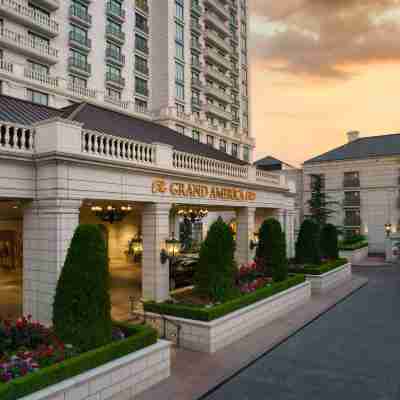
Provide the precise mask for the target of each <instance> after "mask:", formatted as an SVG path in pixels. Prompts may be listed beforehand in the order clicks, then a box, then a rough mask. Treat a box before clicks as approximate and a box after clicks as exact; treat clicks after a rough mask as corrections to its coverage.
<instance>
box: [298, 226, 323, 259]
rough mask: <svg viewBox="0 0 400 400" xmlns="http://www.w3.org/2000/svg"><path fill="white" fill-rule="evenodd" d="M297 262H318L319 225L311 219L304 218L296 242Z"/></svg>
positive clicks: (319, 256) (319, 255)
mask: <svg viewBox="0 0 400 400" xmlns="http://www.w3.org/2000/svg"><path fill="white" fill-rule="evenodd" d="M296 263H297V264H316V265H318V264H320V263H321V253H320V247H319V227H318V225H317V224H316V223H315V222H314V221H312V220H311V219H305V220H304V221H303V223H302V224H301V227H300V232H299V236H298V238H297V242H296Z"/></svg>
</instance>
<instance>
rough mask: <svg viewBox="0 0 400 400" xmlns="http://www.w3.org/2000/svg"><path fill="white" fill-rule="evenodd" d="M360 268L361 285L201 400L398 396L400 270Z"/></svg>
mask: <svg viewBox="0 0 400 400" xmlns="http://www.w3.org/2000/svg"><path fill="white" fill-rule="evenodd" d="M357 270H358V271H359V272H361V274H362V275H364V276H367V277H368V279H369V284H368V285H367V286H366V287H365V288H363V289H362V290H360V291H358V292H357V293H355V294H354V295H353V296H351V297H349V298H348V299H347V300H345V301H344V302H342V303H340V304H338V305H337V306H336V307H335V308H333V309H332V310H330V311H329V312H328V313H326V314H324V315H323V316H322V317H321V318H319V319H318V320H316V321H314V322H313V323H312V324H311V325H309V326H307V327H305V328H304V329H303V330H301V331H300V332H299V333H297V334H296V335H295V336H293V337H291V338H290V339H289V340H288V341H286V342H285V343H283V344H282V345H280V346H278V347H277V348H275V349H274V350H272V351H271V352H270V353H269V354H267V355H265V356H264V357H262V358H261V359H259V360H258V361H257V362H255V363H254V364H253V365H251V366H250V367H249V368H246V369H245V370H243V371H242V372H241V373H239V374H238V375H237V376H235V377H234V378H232V379H231V380H230V381H228V382H227V383H225V384H224V385H222V386H221V387H220V388H218V389H217V390H216V391H214V392H212V393H211V394H209V395H208V396H206V397H204V398H203V399H204V400H222V399H229V400H253V399H254V400H256V399H257V400H258V399H274V400H275V399H279V400H294V399H296V400H302V399H307V400H313V399H315V400H317V399H318V400H320V399H324V400H331V399H332V400H337V399H340V400H347V399H363V400H398V399H400V379H399V370H400V340H399V332H400V317H399V313H400V311H399V306H398V305H399V304H400V266H398V265H396V266H380V267H368V268H363V269H362V270H360V269H358V268H355V271H357Z"/></svg>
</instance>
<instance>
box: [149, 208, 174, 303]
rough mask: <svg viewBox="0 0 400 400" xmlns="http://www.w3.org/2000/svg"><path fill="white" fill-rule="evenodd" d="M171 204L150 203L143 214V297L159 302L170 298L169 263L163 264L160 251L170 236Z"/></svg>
mask: <svg viewBox="0 0 400 400" xmlns="http://www.w3.org/2000/svg"><path fill="white" fill-rule="evenodd" d="M170 210H171V204H166V203H149V204H146V205H145V206H144V209H143V214H142V235H143V259H142V278H143V283H142V287H143V298H144V299H145V300H155V301H157V302H160V301H164V300H167V299H168V298H169V264H168V261H167V262H166V263H165V264H161V260H160V252H161V250H162V249H163V248H165V240H166V239H167V238H168V237H169V227H170V225H169V214H170Z"/></svg>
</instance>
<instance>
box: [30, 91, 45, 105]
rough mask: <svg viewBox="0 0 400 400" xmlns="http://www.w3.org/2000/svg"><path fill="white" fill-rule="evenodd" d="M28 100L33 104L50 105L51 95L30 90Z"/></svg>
mask: <svg viewBox="0 0 400 400" xmlns="http://www.w3.org/2000/svg"><path fill="white" fill-rule="evenodd" d="M28 99H29V100H30V101H31V102H32V103H36V104H42V105H44V106H48V105H49V95H48V94H47V93H42V92H38V91H36V90H32V89H28Z"/></svg>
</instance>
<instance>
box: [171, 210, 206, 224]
mask: <svg viewBox="0 0 400 400" xmlns="http://www.w3.org/2000/svg"><path fill="white" fill-rule="evenodd" d="M177 215H179V216H180V217H184V218H188V219H189V220H190V221H191V222H192V223H195V222H199V221H201V220H202V219H203V218H205V217H207V215H208V210H207V209H206V208H180V209H178V211H177Z"/></svg>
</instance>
